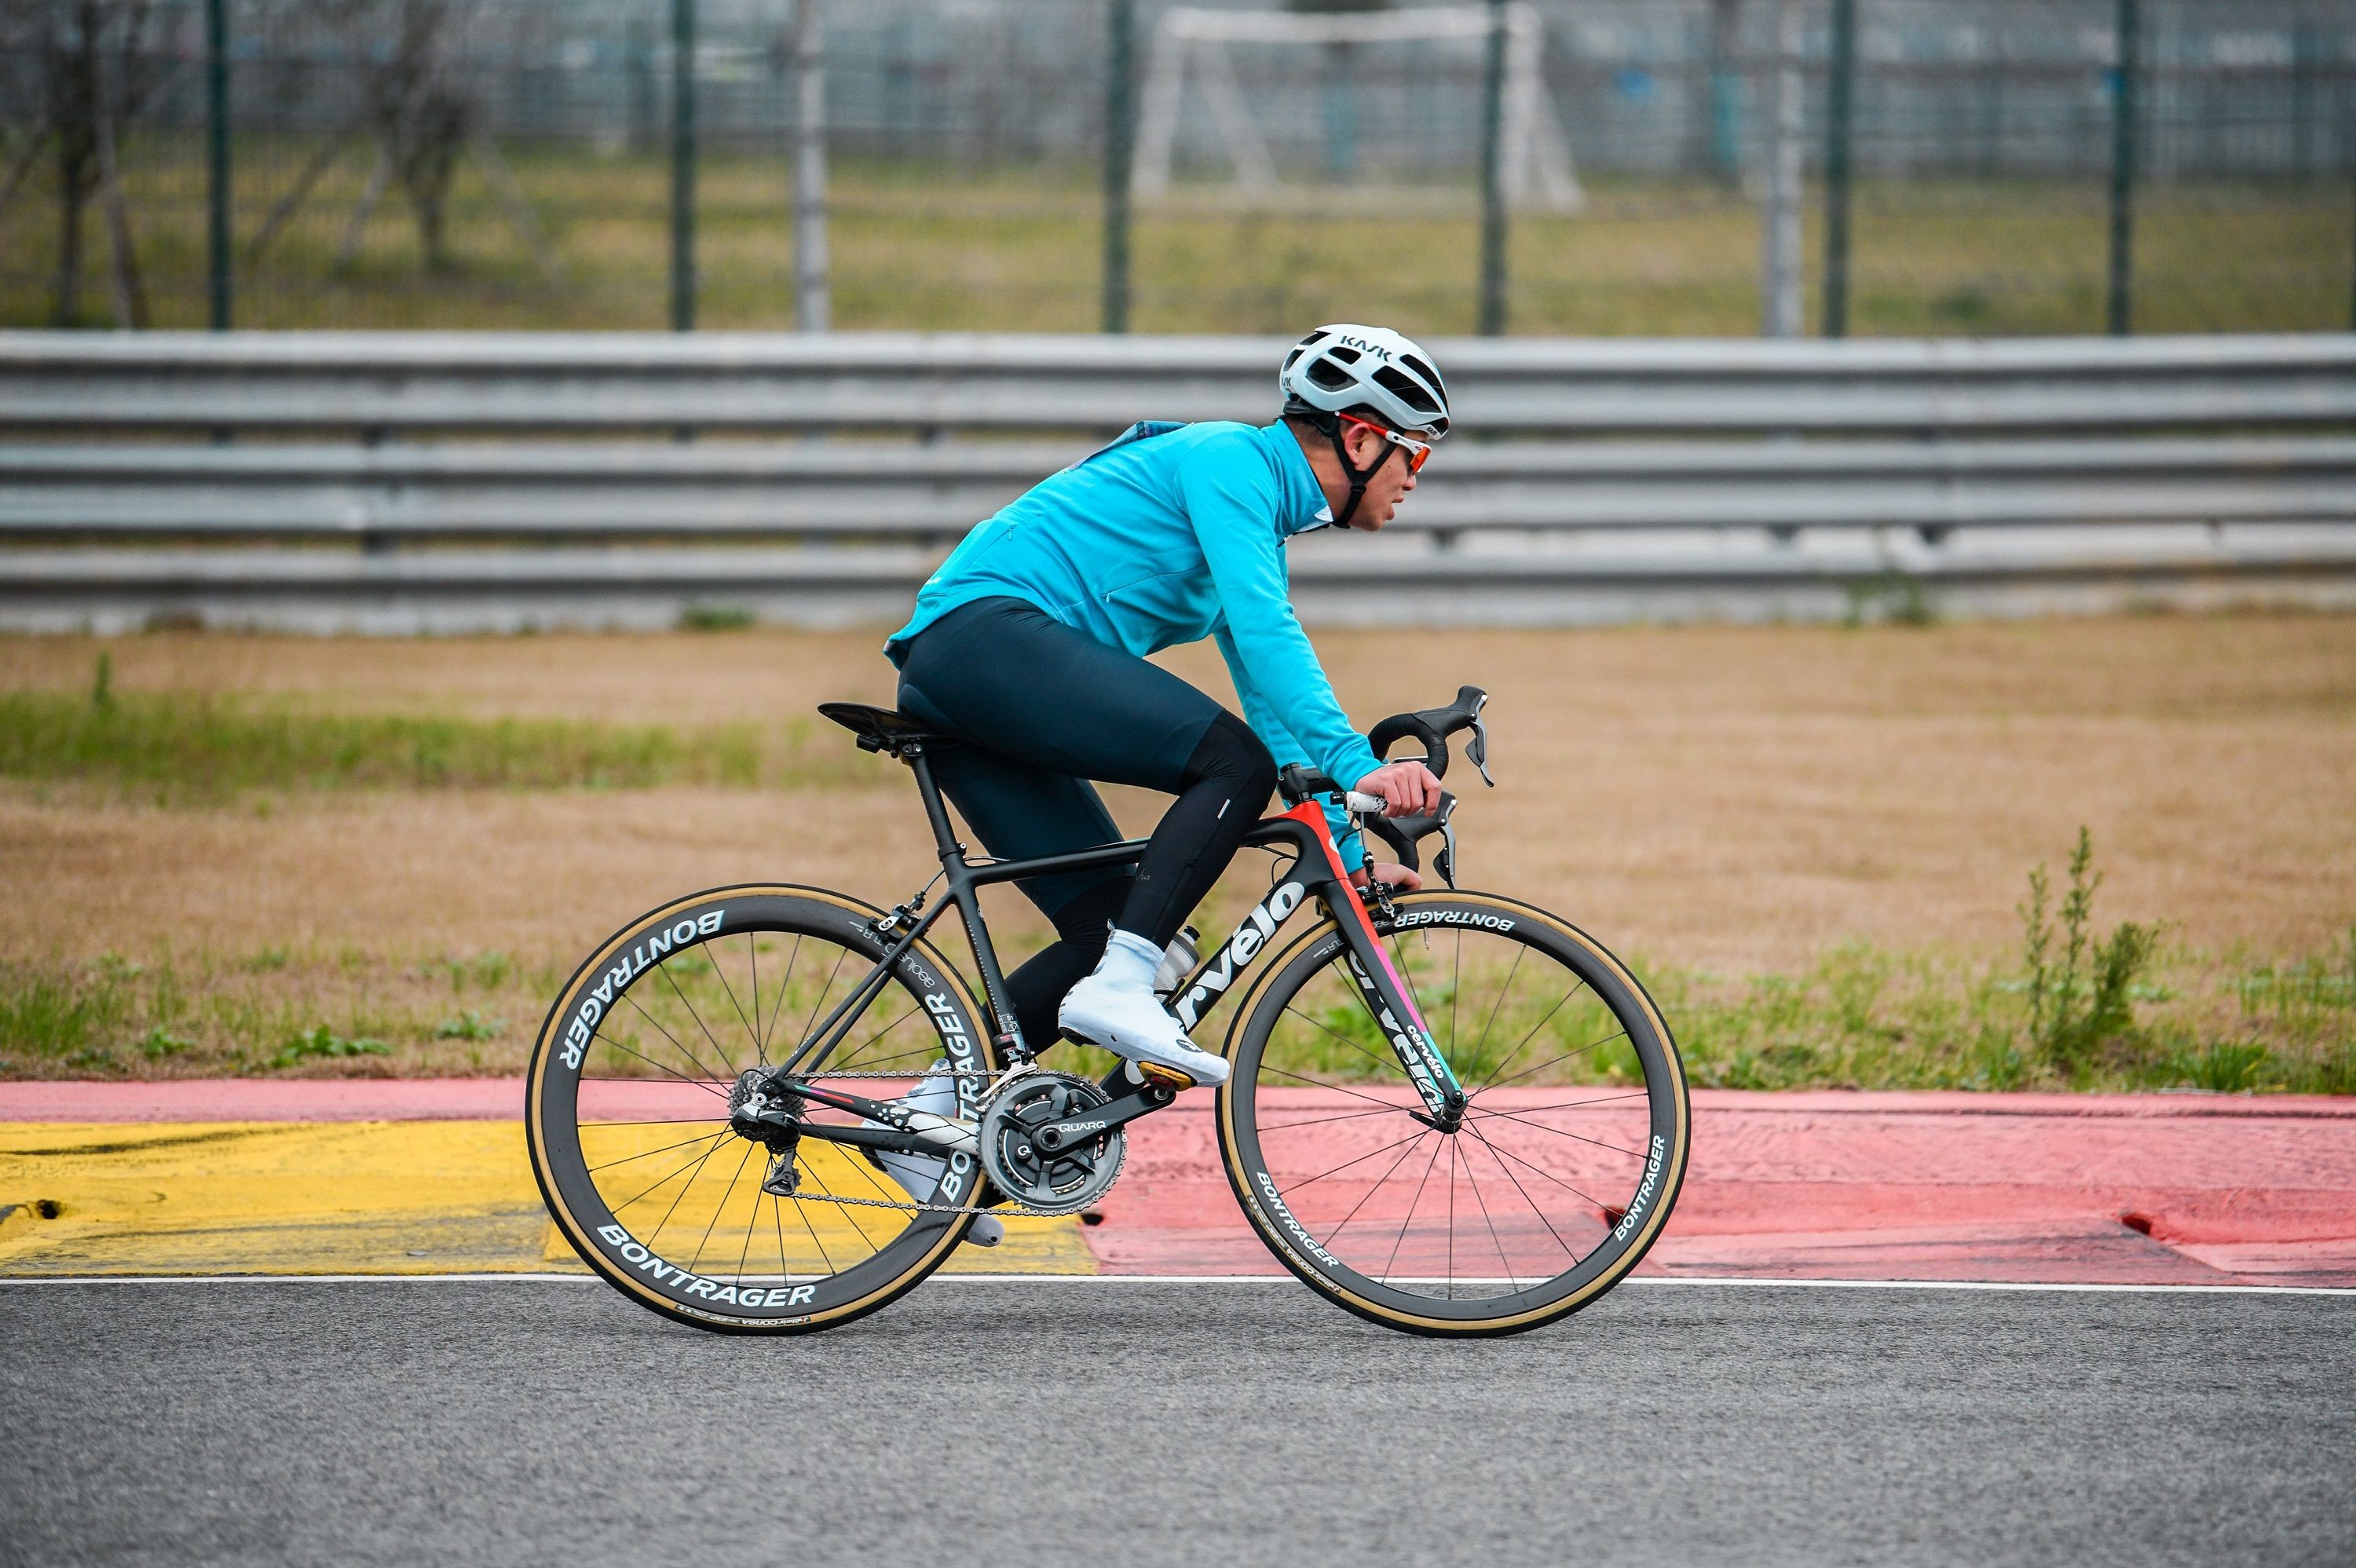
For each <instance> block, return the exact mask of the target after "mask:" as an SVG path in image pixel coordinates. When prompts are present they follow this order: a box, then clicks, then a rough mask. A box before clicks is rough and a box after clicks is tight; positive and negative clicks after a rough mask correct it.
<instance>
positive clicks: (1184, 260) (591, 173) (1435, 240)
mask: <svg viewBox="0 0 2356 1568" xmlns="http://www.w3.org/2000/svg"><path fill="white" fill-rule="evenodd" d="M306 152H307V149H306V148H305V147H303V146H298V145H295V144H283V143H261V142H256V143H252V144H241V146H240V148H239V150H238V164H237V166H238V168H239V171H240V173H239V176H238V187H237V192H236V203H235V205H236V210H237V212H238V213H239V214H240V215H241V216H240V219H239V232H240V234H241V236H242V237H248V238H250V237H251V235H252V233H253V231H254V230H255V229H256V228H257V227H258V226H259V224H260V222H261V221H262V214H264V213H266V212H267V211H268V210H269V208H271V206H272V204H273V202H274V201H275V200H276V198H277V197H278V195H279V193H280V192H281V191H282V190H283V189H284V187H285V186H286V184H287V182H288V181H290V180H291V179H292V177H293V175H294V171H295V168H296V167H297V165H299V164H300V163H301V162H302V161H303V158H304V156H305V154H306ZM198 157H199V150H198V147H197V146H196V145H195V144H193V143H166V142H160V141H155V142H148V143H146V144H134V145H133V146H132V147H130V148H129V149H128V151H127V153H126V158H127V162H128V165H129V166H130V169H131V174H130V176H129V178H130V190H131V195H132V208H133V213H134V219H133V221H134V228H135V229H136V231H137V234H138V239H139V244H140V246H141V255H142V261H143V267H144V271H145V281H146V285H147V289H148V292H149V294H150V296H151V300H152V303H153V308H154V324H155V325H159V326H173V325H177V326H193V325H202V324H203V319H204V309H205V304H204V301H205V289H204V277H205V273H204V248H203V235H204V229H203V224H204V204H203V195H202V192H203V186H202V183H201V176H200V170H199V167H198ZM510 159H511V162H512V163H513V165H514V168H515V173H516V176H517V178H518V180H519V184H520V186H521V187H522V188H523V189H524V191H525V192H526V194H527V196H528V197H529V200H530V205H531V207H532V208H533V210H534V211H535V213H536V214H537V215H538V221H539V222H540V224H541V227H542V228H543V229H545V230H546V232H547V234H548V236H549V238H550V241H551V245H552V250H553V252H554V255H555V259H556V266H555V270H554V272H553V274H552V275H550V276H543V275H541V272H540V271H539V270H538V268H537V267H536V266H535V265H534V263H533V261H532V258H531V253H530V250H529V249H528V248H527V246H526V245H525V243H524V242H523V240H521V239H520V238H519V236H518V235H517V234H516V233H515V232H514V231H513V230H512V229H511V228H510V227H509V225H508V224H507V222H506V221H505V220H504V219H502V217H501V216H500V214H499V209H498V207H497V205H496V204H495V203H494V202H493V201H492V199H491V197H490V192H489V189H488V187H487V186H486V184H485V183H484V181H483V179H482V177H481V175H480V173H479V171H477V170H475V169H473V168H472V167H471V166H469V165H461V168H460V172H459V175H458V176H457V184H456V187H455V192H454V197H453V208H452V213H451V218H450V225H449V232H450V236H451V243H450V250H451V262H452V264H451V265H450V266H449V267H448V269H447V270H444V271H442V272H429V271H428V270H427V269H426V268H425V267H424V265H423V260H422V258H421V255H420V252H419V247H418V241H417V238H416V229H415V226H414V224H413V222H412V219H411V218H410V216H409V214H408V212H407V210H406V209H405V208H403V207H402V206H401V204H400V203H399V202H398V201H397V200H388V201H386V202H385V203H384V204H383V205H382V207H381V208H379V210H378V213H377V216H376V218H375V219H374V220H373V222H372V223H370V224H369V226H368V228H367V229H365V230H364V232H363V235H362V240H361V243H360V244H359V248H358V250H357V251H356V252H355V254H354V256H353V258H352V261H351V263H350V265H349V266H348V268H346V269H344V270H343V271H341V272H338V270H337V267H336V264H335V261H336V255H337V250H338V247H339V245H340V242H341V240H342V236H343V233H344V229H345V225H346V221H347V219H348V215H349V213H350V212H351V210H352V209H353V208H354V206H355V204H356V203H357V201H358V199H359V195H360V189H361V187H362V185H363V183H364V182H365V179H366V177H367V172H368V170H367V165H366V162H365V160H364V159H363V158H361V157H359V156H357V155H355V156H350V157H348V159H347V160H346V161H345V162H344V163H343V164H342V165H338V166H337V167H336V168H335V169H334V170H333V171H331V172H330V174H329V175H328V176H327V177H326V178H325V179H324V180H322V182H321V183H320V185H319V187H317V190H316V194H315V196H314V197H313V198H312V200H311V201H310V203H309V204H308V205H306V206H305V208H303V209H302V210H301V212H300V213H299V214H298V215H297V216H296V218H295V219H294V221H292V222H291V223H289V224H288V225H287V227H286V228H285V229H284V231H283V232H282V234H281V235H280V236H279V238H278V239H277V240H275V241H274V242H273V245H272V246H271V247H270V249H269V250H268V251H266V252H265V253H264V254H263V255H262V257H261V258H260V259H259V260H258V261H249V260H247V259H245V258H243V257H242V256H241V260H240V264H239V268H238V272H239V279H240V283H239V287H240V290H241V294H240V300H239V305H238V320H239V323H240V325H249V326H268V327H284V326H367V327H459V326H465V327H477V326H479V327H494V326H498V327H535V328H538V327H564V328H593V327H594V328H620V327H640V328H653V327H660V326H663V325H667V323H668V316H667V315H666V311H667V309H668V305H667V301H668V298H669V294H668V286H669V285H668V282H667V279H668V273H667V271H666V269H667V267H668V258H669V251H668V245H669V239H668V232H667V229H666V228H665V217H664V215H665V212H666V203H667V200H668V197H667V189H668V187H667V185H666V180H667V178H668V174H667V165H666V164H665V162H664V161H663V159H662V158H660V157H659V156H656V155H616V156H613V157H611V158H598V157H595V156H594V155H589V154H586V153H580V152H569V151H563V150H541V151H533V150H530V149H518V150H516V151H514V152H512V153H511V154H510ZM786 179H787V172H786V168H785V165H784V164H783V162H782V160H780V159H777V158H774V157H754V156H749V155H724V154H714V155H711V156H709V157H707V159H706V161H705V164H704V166H703V170H702V176H701V186H700V203H699V213H698V232H699V245H700V251H699V266H700V272H701V293H700V301H701V305H700V309H701V324H702V325H706V326H709V327H715V328H718V327H784V326H790V325H792V317H793V304H792V298H791V288H790V280H791V267H792V255H791V242H790V239H789V232H788V229H787V187H786ZM1096 180H1097V176H1096V174H1095V172H1094V170H1093V169H1091V168H1089V167H1087V166H1084V165H1078V164H1073V165H1055V166H1048V167H1033V168H1024V167H1014V168H1007V167H997V168H960V167H950V166H942V165H909V164H890V163H881V162H874V161H864V162H862V161H858V160H849V161H844V162H841V163H840V164H839V165H837V167H836V169H835V171H834V184H833V187H832V192H831V195H832V198H833V226H832V232H831V236H830V243H831V247H832V255H833V277H832V282H833V291H834V310H835V318H836V322H837V324H838V325H841V326H845V327H852V328H885V327H888V328H965V329H990V330H1001V331H1082V332H1085V331H1093V330H1095V329H1096V327H1097V325H1098V258H1099V254H1100V243H1101V241H1100V229H1099V222H1100V214H1099V206H1098V195H1097V187H1096ZM1590 185H1591V190H1590V197H1591V199H1590V205H1589V208H1588V209H1587V210H1586V211H1585V212H1584V213H1582V214H1580V215H1579V216H1576V217H1562V216H1555V215H1545V214H1539V213H1529V214H1524V215H1520V216H1518V217H1517V218H1516V219H1515V223H1514V227H1513V229H1512V238H1511V261H1510V273H1511V277H1512V280H1513V283H1512V299H1511V310H1510V316H1511V325H1512V327H1513V330H1515V331H1516V332H1524V333H1576V334H1602V335H1620V334H1723V335H1734V336H1747V335H1750V334H1751V333H1754V332H1756V331H1757V330H1758V325H1759V300H1758V281H1757V280H1758V255H1759V218H1758V212H1757V209H1756V208H1755V207H1754V206H1753V204H1752V203H1751V201H1750V200H1749V199H1748V198H1747V197H1744V196H1743V195H1742V194H1741V193H1740V192H1739V191H1735V190H1730V189H1727V188H1724V187H1719V186H1716V185H1714V184H1710V183H1708V182H1706V181H1700V180H1672V179H1649V180H1633V179H1625V178H1613V177H1611V176H1599V177H1598V178H1596V179H1595V180H1593V181H1591V182H1590ZM2104 222H2105V218H2104V199H2103V192H2102V189H2101V188H2100V187H2099V184H2097V183H2093V182H2080V183H2077V184H2059V183H2038V182H2029V181H2001V180H1987V181H1963V180H1934V179H1924V180H1919V181H1907V182H1894V181H1893V182H1867V183H1865V184H1863V185H1861V186H1860V187H1859V188H1858V194H1857V202H1856V215H1855V219H1854V225H1853V227H1854V241H1853V245H1854V252H1853V261H1852V276H1853V278H1854V280H1855V283H1854V290H1855V292H1854V296H1853V300H1852V307H1851V320H1852V330H1853V331H1856V332H1858V333H1861V334H1889V333H1945V334H1971V335H1978V334H2004V333H2053V332H2099V331H2102V330H2103V329H2104V323H2103V278H2104V256H2105V251H2104V245H2105V232H2106V230H2105V228H2104ZM55 229H56V223H55V220H54V204H53V200H52V199H51V198H50V197H49V196H48V192H47V191H46V190H45V189H43V188H42V187H40V186H39V183H38V178H37V179H36V180H35V181H34V182H33V183H32V184H30V185H28V186H27V187H26V188H25V189H24V190H23V191H21V192H20V193H19V195H18V197H17V198H16V201H15V202H13V203H12V204H11V205H10V206H9V208H7V210H6V214H5V220H0V254H5V257H6V261H5V263H0V325H12V326H27V325H46V324H48V321H49V319H50V314H51V309H52V306H51V292H50V273H51V272H52V270H53V269H54V266H55V260H54V258H55V255H56V243H57V241H56V237H55ZM89 243H90V259H89V264H88V271H87V280H86V286H85V288H84V293H83V298H84V304H83V307H82V314H83V318H84V319H85V320H86V321H88V322H90V323H91V324H92V325H102V324H104V323H106V322H108V321H111V319H112V317H111V307H110V305H109V303H108V302H109V297H110V295H109V285H108V283H107V279H106V274H105V272H104V271H103V268H104V266H105V259H104V258H105V251H104V246H103V236H102V230H101V229H100V228H99V227H98V219H97V218H96V216H95V214H93V216H92V218H91V231H90V241H89ZM1807 244H1808V251H1807V253H1808V255H1809V257H1810V259H1811V260H1810V266H1811V268H1813V267H1814V266H1815V257H1816V256H1817V255H1818V253H1819V246H1818V240H1817V235H1816V230H1815V219H1814V216H1813V214H1812V216H1811V219H1810V231H1809V237H1808V240H1807ZM2350 246H2351V236H2350V225H2349V223H2348V213H2347V193H2346V190H2345V188H2344V187H2341V186H2336V185H2329V186H2328V185H2323V184H2314V185H2306V186H2300V185H2287V184H2286V185H2275V186H2267V185H2260V184H2255V183H2238V184H2232V185H2227V184H2212V185H2167V186H2155V187H2151V188H2149V189H2147V191H2145V192H2144V193H2142V195H2141V197H2140V205H2139V207H2138V229H2137V233H2136V258H2137V265H2138V268H2139V272H2138V274H2137V280H2136V289H2137V293H2136V298H2137V308H2136V326H2137V329H2138V330H2140V331H2147V332H2169V331H2217V330H2237V331H2285V330H2293V331H2299V330H2303V331H2314V330H2325V329H2329V330H2339V329H2344V328H2345V327H2346V326H2347V325H2348V308H2349V306H2348V301H2349V289H2350V280H2351V266H2356V262H2351V252H2350ZM1133 252H1134V255H1135V257H1136V261H1135V264H1134V282H1133V287H1134V293H1135V300H1136V304H1135V310H1134V319H1133V323H1132V325H1134V326H1135V328H1136V329H1138V330H1141V331H1178V332H1278V333H1281V332H1297V331H1299V330H1301V326H1302V324H1303V323H1308V322H1314V321H1319V320H1327V319H1333V318H1336V317H1341V318H1344V319H1379V320H1387V321H1391V322H1394V323H1396V324H1397V325H1400V326H1401V327H1403V328H1407V329H1408V330H1412V331H1416V332H1430V333H1462V332H1469V331H1471V330H1472V327H1473V325H1474V321H1473V312H1474V308H1475V293H1476V291H1475V281H1476V278H1477V268H1478V261H1477V257H1478V222H1477V214H1476V212H1475V210H1474V208H1473V205H1472V199H1471V193H1470V190H1469V187H1467V188H1459V187H1448V188H1408V189H1395V190H1375V189H1366V188H1349V189H1329V190H1323V191H1317V192H1301V193H1294V194H1292V195H1290V196H1289V197H1287V198H1286V199H1285V200H1284V201H1283V202H1282V203H1281V204H1280V205H1276V206H1271V207H1263V208H1248V207H1243V206H1238V205H1237V204H1235V203H1234V202H1233V201H1232V200H1230V199H1229V198H1228V197H1226V195H1225V194H1224V193H1223V192H1222V191H1221V190H1219V189H1218V188H1215V187H1210V188H1189V187H1180V188H1179V190H1178V191H1177V192H1176V193H1175V194H1174V195H1173V197H1172V198H1170V199H1169V200H1167V201H1165V202H1162V203H1159V204H1155V205H1151V206H1149V207H1147V208H1144V209H1142V210H1141V212H1140V214H1139V218H1138V222H1137V227H1136V233H1135V237H1134V241H1133ZM1816 305H1817V298H1816V293H1815V286H1814V284H1813V283H1811V286H1810V288H1809V290H1808V307H1809V309H1810V311H1811V312H1813V311H1814V310H1815V308H1816Z"/></svg>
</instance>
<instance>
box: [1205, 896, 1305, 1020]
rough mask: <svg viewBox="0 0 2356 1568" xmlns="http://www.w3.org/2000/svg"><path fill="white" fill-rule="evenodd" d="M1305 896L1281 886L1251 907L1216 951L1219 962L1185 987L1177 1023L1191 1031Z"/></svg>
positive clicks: (1299, 905) (1298, 906)
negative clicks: (1197, 1020) (1249, 911)
mask: <svg viewBox="0 0 2356 1568" xmlns="http://www.w3.org/2000/svg"><path fill="white" fill-rule="evenodd" d="M1308 896H1309V889H1308V886H1307V884H1305V883H1301V882H1284V883H1280V884H1279V885H1278V886H1277V887H1276V888H1274V889H1272V890H1271V891H1269V895H1268V897H1267V898H1265V899H1263V900H1261V901H1259V902H1258V904H1256V905H1255V906H1253V909H1252V912H1251V913H1249V914H1248V915H1246V916H1245V917H1244V921H1243V923H1242V924H1240V925H1238V926H1237V927H1236V933H1235V934H1234V935H1233V936H1231V937H1229V938H1227V944H1226V947H1224V948H1222V949H1220V951H1219V961H1218V962H1217V963H1216V964H1215V965H1212V966H1211V967H1209V968H1207V969H1205V970H1204V971H1203V976H1202V978H1200V979H1198V980H1196V981H1195V982H1194V984H1193V985H1192V986H1189V987H1187V988H1186V994H1185V996H1183V997H1180V998H1179V1001H1178V1008H1177V1012H1178V1021H1179V1023H1180V1024H1181V1025H1183V1027H1185V1028H1187V1029H1193V1028H1194V1023H1195V1020H1196V1019H1200V1018H1201V1017H1202V1016H1203V1009H1204V1008H1207V1007H1209V1006H1210V1005H1211V1004H1212V1003H1213V1002H1215V1001H1217V1000H1218V999H1219V997H1221V996H1222V995H1224V994H1225V993H1226V988H1227V987H1229V986H1232V985H1234V984H1235V983H1236V976H1237V975H1239V974H1241V973H1243V970H1244V966H1245V965H1248V964H1249V963H1250V962H1251V961H1252V958H1253V956H1254V955H1257V954H1258V952H1259V950H1260V949H1261V948H1262V947H1265V946H1266V945H1268V942H1269V938H1270V937H1272V936H1274V935H1275V934H1276V928H1277V927H1278V926H1279V925H1280V924H1281V923H1283V921H1284V917H1285V916H1286V915H1289V914H1290V913H1291V912H1293V911H1294V910H1296V909H1299V908H1300V907H1301V900H1302V899H1304V898H1306V897H1308Z"/></svg>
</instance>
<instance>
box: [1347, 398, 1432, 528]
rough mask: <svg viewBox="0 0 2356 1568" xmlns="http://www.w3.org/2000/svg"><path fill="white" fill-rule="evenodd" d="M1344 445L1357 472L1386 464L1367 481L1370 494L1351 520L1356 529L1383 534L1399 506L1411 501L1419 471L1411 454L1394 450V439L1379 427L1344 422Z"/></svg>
mask: <svg viewBox="0 0 2356 1568" xmlns="http://www.w3.org/2000/svg"><path fill="white" fill-rule="evenodd" d="M1342 443H1343V445H1344V449H1345V450H1347V451H1348V453H1350V466H1352V467H1353V468H1356V469H1359V470H1361V471H1363V470H1364V469H1365V466H1366V465H1367V464H1370V463H1375V462H1380V463H1381V464H1382V467H1380V468H1379V469H1376V471H1375V476H1374V477H1373V478H1372V479H1369V480H1367V481H1366V493H1365V496H1363V497H1362V498H1361V499H1360V500H1359V502H1358V509H1357V511H1356V512H1355V513H1354V514H1352V516H1351V517H1350V526H1351V527H1352V528H1363V529H1365V531H1366V532H1367V533H1370V534H1373V533H1380V532H1381V531H1382V529H1383V525H1384V524H1386V523H1387V522H1389V521H1390V520H1391V517H1392V515H1393V514H1394V513H1396V512H1397V511H1398V507H1399V503H1400V502H1401V501H1403V500H1405V499H1407V493H1408V491H1410V490H1412V489H1414V488H1415V470H1414V468H1413V467H1412V466H1411V465H1410V464H1408V453H1407V450H1406V449H1405V448H1404V447H1398V446H1394V445H1393V444H1392V443H1391V441H1390V438H1389V437H1388V436H1387V435H1385V434H1384V433H1383V432H1382V431H1380V430H1379V429H1377V428H1376V427H1375V426H1373V425H1369V424H1360V423H1357V422H1355V421H1350V420H1344V421H1342ZM1386 454H1387V455H1386Z"/></svg>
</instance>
